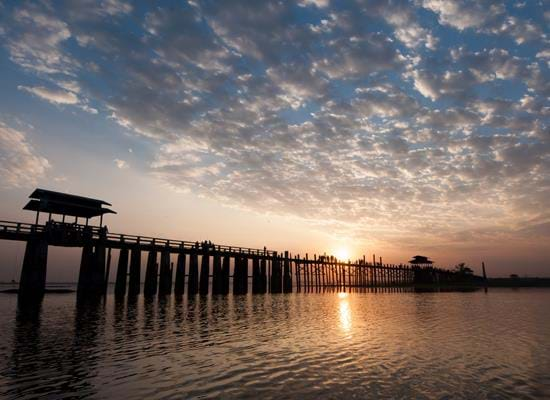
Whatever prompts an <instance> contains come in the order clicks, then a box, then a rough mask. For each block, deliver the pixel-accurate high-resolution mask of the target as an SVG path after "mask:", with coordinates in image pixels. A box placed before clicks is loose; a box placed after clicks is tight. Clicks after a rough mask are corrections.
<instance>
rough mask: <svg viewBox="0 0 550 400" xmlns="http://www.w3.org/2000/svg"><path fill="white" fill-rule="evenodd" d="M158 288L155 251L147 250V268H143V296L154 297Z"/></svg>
mask: <svg viewBox="0 0 550 400" xmlns="http://www.w3.org/2000/svg"><path fill="white" fill-rule="evenodd" d="M157 286H158V264H157V251H156V250H155V249H153V250H149V254H148V255H147V266H146V268H145V283H144V285H143V294H144V295H145V296H154V295H155V294H157Z"/></svg>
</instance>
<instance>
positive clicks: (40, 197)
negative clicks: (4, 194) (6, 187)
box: [23, 189, 116, 218]
mask: <svg viewBox="0 0 550 400" xmlns="http://www.w3.org/2000/svg"><path fill="white" fill-rule="evenodd" d="M29 198H30V199H31V200H30V201H29V202H28V203H27V204H26V205H25V207H23V210H30V211H39V212H45V213H52V214H59V215H69V216H73V217H83V218H93V217H97V216H100V215H103V214H116V212H115V211H113V210H111V209H109V208H103V206H104V205H108V206H110V205H111V204H109V203H107V202H106V201H103V200H98V199H92V198H89V197H83V196H76V195H74V194H68V193H61V192H54V191H52V190H45V189H36V190H35V191H34V192H32V193H31V195H30V196H29Z"/></svg>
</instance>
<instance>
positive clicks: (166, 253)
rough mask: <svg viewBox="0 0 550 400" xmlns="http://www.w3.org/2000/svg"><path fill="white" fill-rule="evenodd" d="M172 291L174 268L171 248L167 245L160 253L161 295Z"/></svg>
mask: <svg viewBox="0 0 550 400" xmlns="http://www.w3.org/2000/svg"><path fill="white" fill-rule="evenodd" d="M171 293H172V268H171V267H170V248H169V247H166V248H165V249H164V250H162V252H161V254H160V274H159V296H166V295H169V294H171Z"/></svg>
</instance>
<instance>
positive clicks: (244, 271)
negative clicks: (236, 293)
mask: <svg viewBox="0 0 550 400" xmlns="http://www.w3.org/2000/svg"><path fill="white" fill-rule="evenodd" d="M241 290H242V292H241V293H242V294H247V293H248V257H247V256H246V255H243V257H242V258H241Z"/></svg>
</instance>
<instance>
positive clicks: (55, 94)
mask: <svg viewBox="0 0 550 400" xmlns="http://www.w3.org/2000/svg"><path fill="white" fill-rule="evenodd" d="M17 88H18V89H19V90H23V91H25V92H29V93H32V94H34V95H35V96H38V97H40V98H41V99H44V100H46V101H49V102H50V103H53V104H77V103H78V97H77V96H76V95H75V94H74V93H73V92H69V91H66V90H59V89H48V88H45V87H43V86H36V87H28V86H22V85H21V86H18V87H17Z"/></svg>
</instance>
